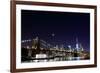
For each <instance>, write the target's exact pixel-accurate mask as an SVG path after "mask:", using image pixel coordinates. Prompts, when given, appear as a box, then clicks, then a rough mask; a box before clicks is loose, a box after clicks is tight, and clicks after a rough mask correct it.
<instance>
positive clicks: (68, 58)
mask: <svg viewBox="0 0 100 73" xmlns="http://www.w3.org/2000/svg"><path fill="white" fill-rule="evenodd" d="M81 59H82V57H60V58H58V57H57V58H54V59H45V60H33V62H55V61H72V60H81Z"/></svg>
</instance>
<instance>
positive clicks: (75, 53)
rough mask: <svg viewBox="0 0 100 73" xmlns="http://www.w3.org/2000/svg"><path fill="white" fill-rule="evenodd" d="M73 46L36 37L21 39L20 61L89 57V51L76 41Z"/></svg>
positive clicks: (65, 59)
mask: <svg viewBox="0 0 100 73" xmlns="http://www.w3.org/2000/svg"><path fill="white" fill-rule="evenodd" d="M75 46H76V47H75V48H72V47H71V45H68V47H67V48H65V47H64V45H60V46H59V45H55V46H53V45H51V44H49V43H47V42H46V41H44V40H42V39H40V38H38V37H36V38H35V39H32V40H22V42H21V62H44V61H46V62H49V61H68V60H86V59H89V58H90V55H89V52H87V51H85V50H84V48H83V47H82V45H81V44H79V43H78V41H77V42H76V44H75Z"/></svg>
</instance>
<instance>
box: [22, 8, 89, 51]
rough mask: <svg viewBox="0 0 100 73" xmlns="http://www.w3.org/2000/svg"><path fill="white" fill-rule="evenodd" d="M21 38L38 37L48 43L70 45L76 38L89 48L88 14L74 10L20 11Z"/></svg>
mask: <svg viewBox="0 0 100 73" xmlns="http://www.w3.org/2000/svg"><path fill="white" fill-rule="evenodd" d="M21 21H22V22H21V33H22V34H21V39H22V40H25V39H32V38H35V37H37V36H38V37H39V38H40V39H43V40H45V41H47V42H48V43H50V44H54V45H55V44H58V45H59V44H63V45H64V46H68V45H72V47H75V44H76V38H78V42H79V43H80V44H82V46H83V48H84V49H86V50H88V51H89V50H90V14H89V13H75V12H73V13H72V12H50V11H33V10H22V11H21Z"/></svg>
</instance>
